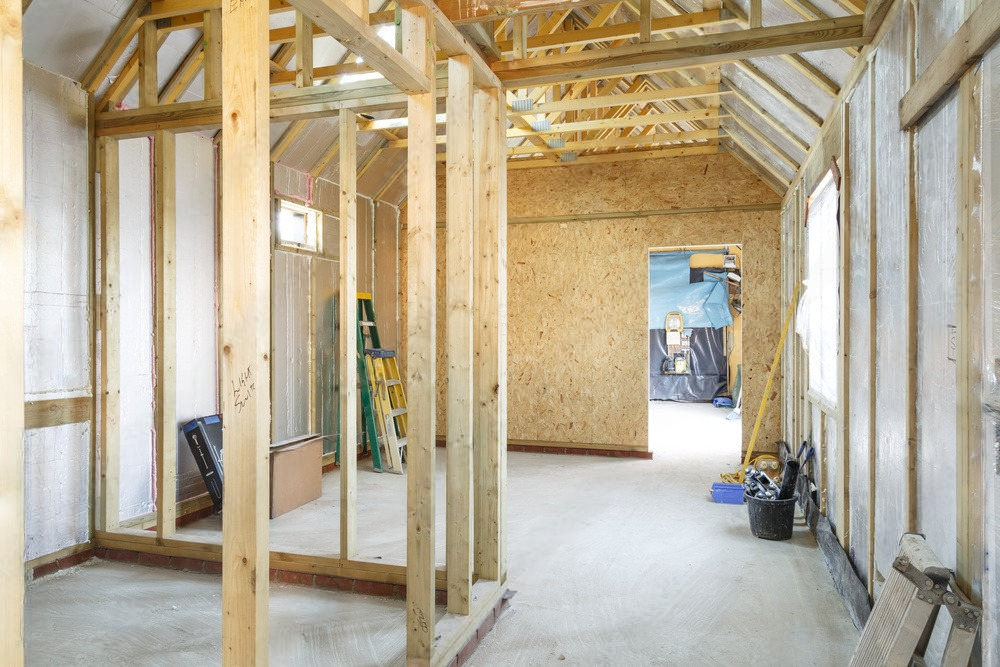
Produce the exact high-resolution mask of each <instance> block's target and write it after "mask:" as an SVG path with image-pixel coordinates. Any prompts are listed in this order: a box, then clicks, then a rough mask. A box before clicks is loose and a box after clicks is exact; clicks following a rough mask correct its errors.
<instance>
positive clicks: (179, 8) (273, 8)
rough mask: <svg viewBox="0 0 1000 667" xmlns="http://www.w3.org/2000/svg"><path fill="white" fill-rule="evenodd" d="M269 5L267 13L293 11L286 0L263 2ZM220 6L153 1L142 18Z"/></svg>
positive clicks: (201, 0) (208, 0)
mask: <svg viewBox="0 0 1000 667" xmlns="http://www.w3.org/2000/svg"><path fill="white" fill-rule="evenodd" d="M261 1H262V2H266V3H267V9H266V10H265V11H266V12H271V13H274V12H285V11H288V10H289V9H291V5H290V4H289V3H288V2H287V1H286V0H261ZM218 6H219V0H151V1H150V2H149V9H148V10H147V11H146V12H144V13H143V15H142V18H143V19H144V20H146V21H149V22H154V21H160V20H162V19H169V18H174V17H178V16H184V15H191V14H195V15H197V14H201V13H202V12H205V11H207V10H209V9H214V8H216V7H218Z"/></svg>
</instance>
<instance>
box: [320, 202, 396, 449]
mask: <svg viewBox="0 0 1000 667" xmlns="http://www.w3.org/2000/svg"><path fill="white" fill-rule="evenodd" d="M328 220H329V218H328ZM313 262H314V266H315V282H314V284H313V311H314V313H315V321H314V324H313V326H314V327H315V330H314V333H313V336H314V338H313V340H315V346H314V347H315V355H316V360H315V372H314V374H313V383H314V387H315V394H314V396H315V397H316V398H315V406H314V407H315V410H316V431H318V432H319V433H322V434H323V435H324V436H327V437H326V439H325V440H324V441H323V451H324V452H326V453H330V452H332V451H333V449H334V446H335V443H336V436H337V434H338V433H339V432H340V422H339V420H338V418H337V406H339V405H340V394H339V392H338V384H337V383H338V378H339V377H340V376H339V369H340V366H339V365H338V360H339V359H340V356H339V354H338V351H339V348H340V339H339V337H338V335H337V332H338V329H337V316H338V311H337V299H338V298H339V295H340V262H337V261H332V260H328V259H318V258H317V259H314V260H313ZM380 331H381V329H380Z"/></svg>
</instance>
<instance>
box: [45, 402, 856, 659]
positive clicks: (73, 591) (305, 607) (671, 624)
mask: <svg viewBox="0 0 1000 667" xmlns="http://www.w3.org/2000/svg"><path fill="white" fill-rule="evenodd" d="M651 409H652V414H651V429H650V432H651V433H652V434H653V443H652V446H653V449H654V451H655V458H654V459H653V460H651V461H649V460H641V459H608V458H603V457H591V456H587V457H583V456H556V455H551V454H524V453H516V452H512V453H510V455H509V458H508V464H509V473H508V484H509V495H508V498H509V504H508V517H507V521H508V526H509V528H508V529H509V531H510V541H509V549H510V572H511V574H510V582H509V587H510V588H511V589H512V590H516V591H518V593H517V595H516V596H515V598H514V600H513V602H512V605H511V608H510V609H509V610H508V611H507V612H505V614H504V617H503V619H502V621H501V622H499V623H498V624H497V625H496V626H495V627H494V629H493V631H492V633H491V634H490V635H488V636H487V638H486V639H485V641H484V642H483V643H482V644H481V645H480V647H479V649H478V650H477V652H476V653H475V655H474V656H473V659H472V664H476V665H540V664H551V663H555V662H560V661H562V660H564V661H565V664H578V665H600V664H613V665H712V664H723V663H725V664H732V661H733V659H734V656H742V657H745V658H747V659H751V658H752V659H765V658H766V659H768V660H769V661H772V662H775V664H796V665H842V664H846V662H847V661H848V660H849V658H850V656H851V653H852V652H853V648H854V646H855V644H856V642H857V633H856V631H855V629H854V627H853V626H852V624H851V621H850V618H849V617H848V615H847V612H846V610H845V609H844V607H843V604H842V603H841V601H840V598H839V596H838V595H837V593H836V591H835V590H834V587H833V583H832V581H831V579H830V576H829V574H828V573H827V571H826V567H825V565H824V563H823V558H822V556H821V554H820V552H819V550H818V549H817V547H816V543H815V541H814V540H813V539H812V536H811V534H810V533H809V532H808V530H807V529H806V528H804V527H796V531H795V536H794V538H793V539H792V540H791V541H790V542H783V543H775V542H765V541H762V540H756V539H754V538H753V537H751V536H750V533H749V529H748V526H747V519H746V509H745V508H744V507H741V506H732V505H716V504H714V503H712V502H711V500H710V499H709V498H708V494H707V491H708V488H709V486H710V485H711V483H712V482H713V481H715V480H716V479H717V475H718V473H719V472H721V471H723V470H727V469H730V468H731V467H732V466H733V465H734V461H735V460H736V457H737V456H738V448H739V431H740V425H739V423H738V422H729V421H727V420H726V419H725V415H726V411H725V410H715V409H713V408H712V407H711V406H706V405H676V404H653V405H652V408H651ZM439 458H442V459H443V457H439ZM365 477H368V475H362V476H361V479H364V478H365ZM371 477H373V478H376V481H377V482H378V483H379V484H380V485H381V486H379V484H376V485H374V486H373V487H372V488H371V489H369V490H368V494H367V496H368V497H367V498H366V496H365V495H362V498H361V502H360V503H359V508H364V507H366V506H369V505H370V506H371V507H372V508H382V509H381V510H379V512H380V513H376V515H373V516H372V521H371V525H372V526H379V525H392V524H394V523H395V522H397V521H398V520H399V517H397V516H396V515H397V513H399V515H400V516H402V512H403V510H402V506H401V505H400V506H399V507H398V508H397V507H396V504H395V501H394V500H393V501H390V500H389V498H390V497H392V498H394V497H395V496H394V495H393V494H391V493H388V492H387V494H386V496H385V497H381V498H380V495H379V493H378V491H377V490H378V489H380V488H382V489H389V488H391V487H392V485H393V484H394V483H395V481H398V480H400V478H395V477H388V476H385V475H381V476H375V475H371ZM327 478H334V479H335V478H336V475H327ZM325 491H329V490H328V489H325ZM324 495H325V496H327V495H329V493H325V494H324ZM332 498H336V494H334V495H333V496H332ZM331 502H332V501H331ZM438 509H439V511H443V503H439V507H438ZM297 511H298V512H300V513H304V514H302V516H301V517H299V518H295V523H296V524H300V525H302V526H305V525H311V526H312V528H313V530H314V531H316V530H320V529H321V527H322V526H324V525H325V526H327V528H326V531H321V532H324V534H325V533H326V532H328V533H330V534H331V535H333V534H335V533H336V532H337V531H336V526H335V523H334V521H333V519H332V517H334V516H335V513H332V512H331V510H330V507H328V506H326V505H324V501H317V503H311V504H310V505H307V506H305V507H303V508H302V509H301V510H297ZM362 511H367V510H362ZM310 513H311V514H312V518H311V519H310V518H308V516H307V515H308V514H310ZM287 516H292V515H287ZM362 516H364V514H362ZM277 521H280V519H279V520H276V522H277ZM276 522H272V523H276ZM206 525H207V524H206ZM363 534H364V533H362V535H363ZM291 535H292V532H291V531H290V532H289V533H288V534H287V535H286V536H285V537H286V538H287V539H289V540H291V539H292V538H291V537H290V536H291ZM302 535H305V532H303V533H302ZM401 535H402V533H400V536H401ZM283 539H284V538H283ZM362 544H363V545H364V544H365V541H364V539H363V540H362ZM390 549H391V550H393V551H395V550H397V549H398V550H401V549H402V545H398V546H393V545H391V544H389V543H386V545H385V551H384V553H386V554H388V553H390ZM220 595H221V581H220V579H219V578H218V577H212V576H208V575H197V574H187V573H182V572H175V571H169V570H159V569H155V568H146V567H141V566H135V565H123V564H117V563H105V562H100V563H96V564H93V565H88V566H84V567H80V568H77V569H75V570H72V571H70V572H68V573H64V574H61V575H56V576H54V577H50V578H46V579H42V580H40V581H38V582H36V583H34V584H32V585H31V586H30V587H29V592H28V661H29V664H32V665H44V666H48V665H67V664H98V663H100V664H108V665H189V664H219V662H220V661H221V657H220V648H219V647H220V644H219V642H220V636H221V621H220V615H221V597H220ZM404 611H405V610H404V606H403V603H402V602H401V601H395V600H388V599H381V598H372V597H366V596H359V595H350V594H347V593H341V592H337V591H321V590H313V589H306V588H299V587H295V586H286V585H280V584H272V595H271V662H272V664H280V665H310V664H316V665H319V664H323V665H331V664H337V665H352V666H353V665H394V664H402V660H403V651H404V623H403V619H404ZM362 626H363V627H362ZM789 633H791V636H792V637H793V639H794V641H792V642H787V641H785V638H786V637H787V636H789ZM359 637H365V638H366V639H365V640H364V641H359V640H358V639H357V638H359ZM741 659H742V658H741Z"/></svg>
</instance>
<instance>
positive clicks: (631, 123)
mask: <svg viewBox="0 0 1000 667" xmlns="http://www.w3.org/2000/svg"><path fill="white" fill-rule="evenodd" d="M722 117H723V115H722V114H719V111H718V109H695V110H692V111H675V112H671V113H651V114H646V115H643V116H626V117H624V118H604V119H599V120H581V121H576V122H572V123H556V124H555V125H553V126H552V128H551V129H549V130H545V131H544V132H536V131H534V130H530V129H528V130H518V129H510V130H507V137H508V138H512V137H528V136H538V135H541V134H567V133H573V132H586V131H589V130H607V129H612V128H620V127H643V126H649V125H663V124H665V123H678V122H687V121H695V120H709V119H718V118H722Z"/></svg>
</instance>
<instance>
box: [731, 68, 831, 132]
mask: <svg viewBox="0 0 1000 667" xmlns="http://www.w3.org/2000/svg"><path fill="white" fill-rule="evenodd" d="M722 73H723V75H724V76H725V77H726V78H728V79H729V80H730V81H731V82H732V83H733V84H734V85H735V86H736V87H737V88H739V89H740V90H741V91H742V92H743V93H744V94H745V95H746V96H748V97H750V98H751V99H752V100H754V101H755V102H756V103H757V104H758V105H760V106H761V107H762V108H763V109H764V110H766V111H767V112H768V113H770V114H771V115H772V116H774V117H775V118H776V119H777V120H778V121H779V122H781V123H782V124H783V125H784V126H785V127H787V128H788V129H789V130H791V131H792V132H793V133H794V134H795V136H797V137H799V138H800V139H803V140H804V141H805V142H806V143H807V144H810V145H812V143H813V141H814V140H815V139H816V135H817V133H818V128H816V126H814V125H813V124H811V123H810V122H809V121H807V120H806V119H805V118H803V116H802V115H801V114H800V113H798V112H797V111H793V110H792V109H791V108H789V107H788V105H787V104H785V103H784V102H783V101H782V100H780V99H778V98H777V97H775V96H774V94H772V93H771V91H769V90H767V89H766V88H764V87H763V86H761V85H760V84H759V83H757V81H756V80H755V79H753V78H751V77H750V75H748V74H747V73H746V72H744V71H743V69H742V68H740V67H737V66H736V65H723V66H722Z"/></svg>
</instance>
